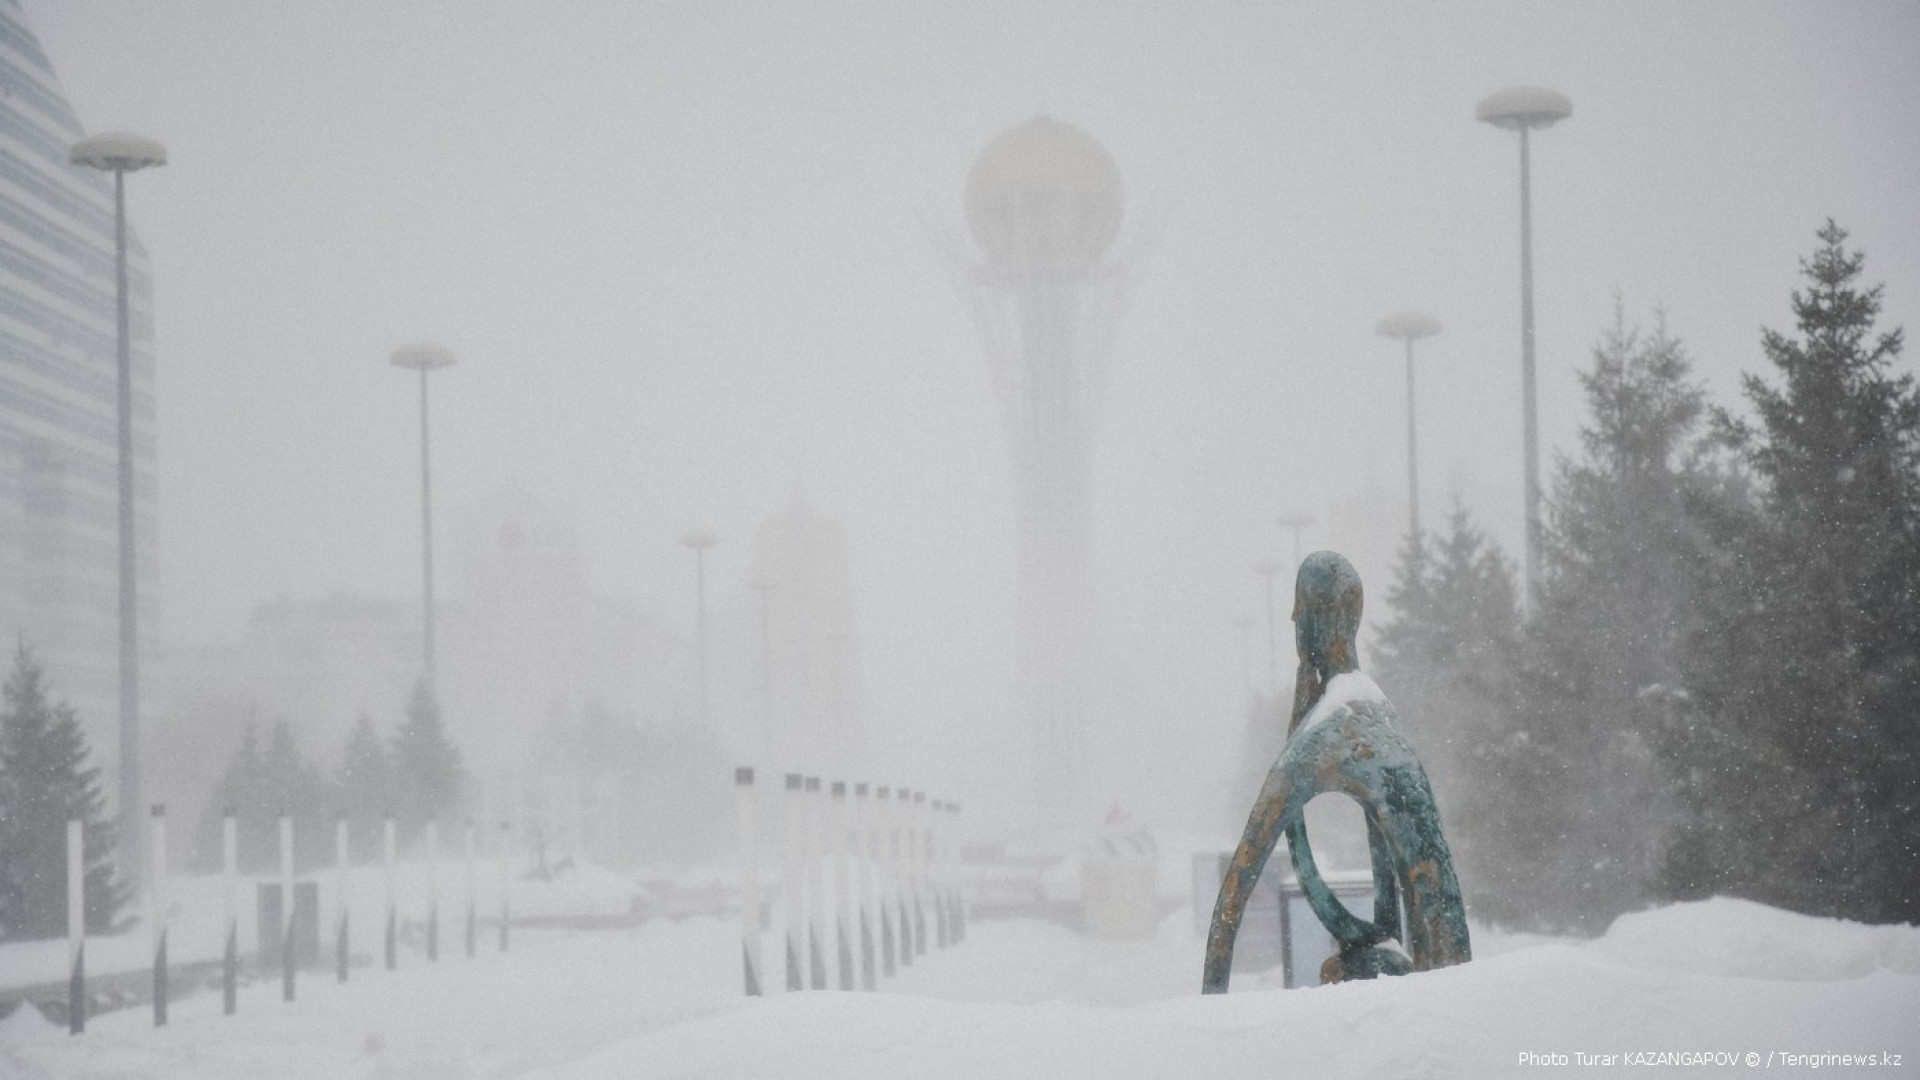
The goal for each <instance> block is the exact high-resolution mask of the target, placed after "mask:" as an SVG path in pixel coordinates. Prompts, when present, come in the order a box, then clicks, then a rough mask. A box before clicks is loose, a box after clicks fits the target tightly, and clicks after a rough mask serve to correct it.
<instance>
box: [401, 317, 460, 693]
mask: <svg viewBox="0 0 1920 1080" xmlns="http://www.w3.org/2000/svg"><path fill="white" fill-rule="evenodd" d="M453 360H454V357H453V353H452V351H451V350H448V349H444V348H442V347H440V346H438V345H427V344H413V345H403V346H401V347H400V348H398V349H395V350H394V351H393V357H392V361H393V366H394V367H400V368H411V369H413V370H414V371H418V372H419V373H420V581H421V588H420V605H421V618H420V622H421V626H422V628H423V629H422V632H421V662H422V663H423V664H424V665H425V671H424V674H423V675H422V678H423V679H424V680H425V681H426V684H427V692H428V693H429V694H431V695H433V698H434V700H435V701H438V700H439V697H440V688H439V685H438V684H439V680H438V677H437V676H438V667H437V665H436V662H435V659H434V650H433V623H434V607H433V470H432V468H431V467H430V463H431V460H432V459H431V457H430V455H429V452H428V445H429V444H428V440H427V372H429V371H435V370H438V369H439V368H443V367H452V366H453Z"/></svg>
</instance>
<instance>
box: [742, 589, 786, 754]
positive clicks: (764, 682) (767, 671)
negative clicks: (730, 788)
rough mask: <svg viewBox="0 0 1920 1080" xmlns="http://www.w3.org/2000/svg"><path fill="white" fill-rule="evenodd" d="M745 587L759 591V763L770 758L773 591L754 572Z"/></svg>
mask: <svg viewBox="0 0 1920 1080" xmlns="http://www.w3.org/2000/svg"><path fill="white" fill-rule="evenodd" d="M747 587H748V588H750V589H752V590H753V591H754V592H756V593H759V594H760V722H761V724H762V725H763V728H762V730H761V733H760V754H761V765H762V766H763V767H770V766H771V763H772V761H773V603H772V594H773V591H774V590H775V589H776V588H778V587H779V586H777V585H775V584H774V583H773V580H772V579H771V578H768V577H765V576H763V575H757V576H755V577H754V579H753V580H752V581H749V582H747Z"/></svg>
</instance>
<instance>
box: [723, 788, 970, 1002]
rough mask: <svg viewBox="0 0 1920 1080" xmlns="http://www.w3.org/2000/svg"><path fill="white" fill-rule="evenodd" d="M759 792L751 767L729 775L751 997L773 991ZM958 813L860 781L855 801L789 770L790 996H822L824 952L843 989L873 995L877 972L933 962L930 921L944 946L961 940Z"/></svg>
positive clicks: (784, 875)
mask: <svg viewBox="0 0 1920 1080" xmlns="http://www.w3.org/2000/svg"><path fill="white" fill-rule="evenodd" d="M753 784H754V776H753V769H752V768H751V767H750V766H742V767H740V768H737V769H735V770H734V786H735V788H736V789H737V791H738V793H739V803H740V941H741V959H742V962H743V966H744V973H745V978H746V992H747V994H748V995H749V996H753V995H759V994H762V993H764V992H765V991H766V988H767V982H766V979H765V978H764V974H765V971H766V969H765V967H763V966H762V963H761V955H760V941H761V931H762V925H761V917H760V873H759V867H758V866H757V865H756V855H757V851H758V849H757V848H756V846H755V845H756V839H755V835H754V831H755V830H754V824H755V823H754V789H753ZM870 790H871V791H872V796H873V797H872V799H871V801H870V800H869V798H868V792H869V791H870ZM828 792H831V795H830V796H829V794H828ZM829 799H830V800H831V801H829ZM959 815H960V807H959V805H958V804H956V803H951V802H942V801H941V800H938V799H935V800H932V802H929V801H928V800H927V795H926V792H924V791H908V790H907V789H906V788H898V789H893V788H885V787H871V788H870V787H869V785H867V784H854V785H852V791H851V799H849V791H848V785H847V784H846V783H845V782H843V781H838V780H836V781H834V782H832V784H831V785H829V786H828V788H827V789H826V790H824V791H823V790H822V787H821V783H820V778H819V777H817V776H802V775H801V774H799V773H788V774H786V797H785V800H784V803H783V816H784V817H785V818H786V834H787V835H786V844H785V846H784V858H783V859H782V866H781V873H780V893H781V901H782V902H781V907H782V911H783V916H782V941H783V944H784V951H785V954H786V955H785V961H786V988H787V989H788V990H805V989H814V990H824V989H827V988H828V977H827V976H828V965H827V955H828V953H829V950H831V952H832V955H833V956H834V959H835V963H834V965H833V967H834V970H835V973H836V974H837V975H838V979H837V982H836V985H837V987H838V988H839V989H841V990H856V989H857V990H873V989H876V988H877V984H878V976H880V975H885V976H887V977H889V978H891V977H892V976H893V975H894V974H895V972H896V971H897V970H898V968H899V967H901V966H906V965H911V964H912V963H913V958H914V957H915V956H924V955H925V954H926V951H927V945H928V926H929V924H931V926H932V930H933V944H934V946H935V947H937V948H942V949H944V948H946V947H947V946H949V945H952V944H956V943H958V942H959V941H961V940H963V939H964V938H965V937H966V911H965V904H964V901H963V899H962V896H961V888H960V880H959V874H958V868H959V861H958V854H959V852H958V846H957V845H956V844H955V843H954V842H953V836H954V834H955V832H956V831H957V830H956V829H954V828H952V826H955V825H957V824H958V821H959ZM829 872H831V874H832V878H833V883H832V889H831V891H829V890H828V887H827V876H828V874H829Z"/></svg>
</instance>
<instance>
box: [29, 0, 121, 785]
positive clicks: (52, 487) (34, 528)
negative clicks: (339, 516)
mask: <svg viewBox="0 0 1920 1080" xmlns="http://www.w3.org/2000/svg"><path fill="white" fill-rule="evenodd" d="M85 134H86V131H85V128H84V127H83V125H82V124H81V123H80V120H79V118H78V117H77V116H75V115H74V112H73V109H72V107H71V106H69V105H68V104H67V100H66V97H65V96H64V95H63V94H62V93H61V90H60V84H59V82H58V81H57V80H56V79H55V78H54V72H53V67H52V65H51V64H50V63H49V62H48V61H47V57H46V53H45V52H44V51H42V49H41V48H40V43H39V41H38V40H37V39H36V38H35V37H34V34H33V31H32V29H31V27H30V26H29V25H28V23H27V17H26V13H25V12H24V11H23V10H22V8H21V7H20V4H19V2H18V0H0V632H3V633H4V634H5V635H6V645H7V648H8V650H9V651H11V650H12V649H13V648H15V647H16V646H17V644H18V643H25V644H26V645H27V646H28V647H30V648H32V649H33V651H34V652H35V654H36V655H38V656H39V658H40V659H41V660H42V662H43V663H44V664H45V666H46V670H47V679H48V684H49V687H50V689H51V690H52V692H53V693H54V695H55V696H56V698H60V699H65V700H67V701H69V702H71V703H72V704H73V705H74V706H76V707H77V708H78V709H79V711H80V714H81V718H82V720H83V722H84V723H85V725H86V730H87V733H88V737H89V740H90V741H91V742H92V744H93V749H94V755H95V756H94V761H95V763H96V764H102V763H110V762H112V761H113V760H114V754H115V751H116V748H117V743H118V738H117V716H118V705H117V701H118V693H119V692H118V685H119V564H118V560H119V554H118V552H119V524H118V500H119V496H118V472H117V468H118V466H117V461H118V454H119V449H118V445H119V444H118V435H117V426H118V420H117V409H118V404H117V393H118V391H117V381H116V366H117V349H118V346H117V327H116V319H115V282H114V221H113V177H112V175H111V174H109V173H105V172H100V171H98V170H94V169H89V168H85V167H83V166H79V165H73V164H70V163H69V162H68V160H67V156H68V151H69V150H70V149H71V147H72V146H73V144H74V143H75V142H78V141H79V140H80V139H81V138H82V137H83V136H84V135H85ZM127 263H128V287H129V303H130V308H131V313H130V327H131V331H132V355H133V447H134V507H135V510H134V514H135V517H134V520H135V529H136V552H137V559H138V563H139V574H138V578H139V582H140V592H141V595H140V598H139V611H140V622H141V635H140V636H141V655H142V657H143V658H144V657H150V656H152V655H153V646H152V642H153V639H154V633H153V630H154V626H155V613H156V608H155V596H154V592H155V584H156V581H155V573H154V569H155V565H154V564H155V560H154V547H155V545H154V537H155V522H154V509H155V501H156V500H155V482H154V378H153V375H154V360H153V279H152V276H151V274H150V273H149V270H148V265H147V256H146V251H145V249H144V248H143V247H142V246H141V244H140V241H139V239H138V238H137V237H136V236H135V235H133V231H132V229H131V227H130V228H129V230H128V237H127ZM8 661H9V666H11V657H9V658H8ZM151 667H152V665H151V664H149V665H148V668H149V670H150V669H151ZM149 681H150V680H149ZM143 711H144V710H143Z"/></svg>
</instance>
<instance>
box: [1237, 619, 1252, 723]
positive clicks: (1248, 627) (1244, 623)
mask: <svg viewBox="0 0 1920 1080" xmlns="http://www.w3.org/2000/svg"><path fill="white" fill-rule="evenodd" d="M1233 627H1234V629H1236V630H1238V631H1240V688H1241V690H1242V691H1243V692H1244V694H1245V697H1246V700H1247V705H1248V707H1249V708H1251V707H1252V705H1253V616H1251V615H1235V616H1234V617H1233Z"/></svg>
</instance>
